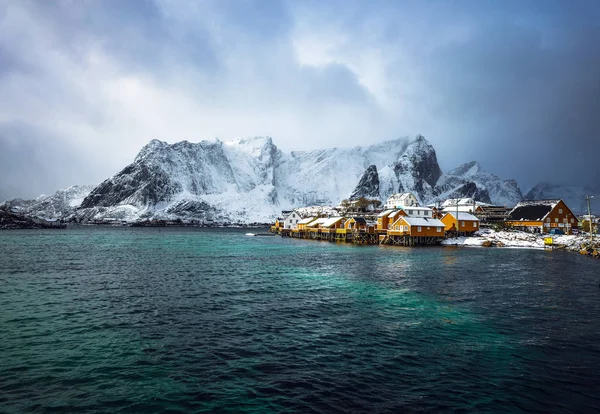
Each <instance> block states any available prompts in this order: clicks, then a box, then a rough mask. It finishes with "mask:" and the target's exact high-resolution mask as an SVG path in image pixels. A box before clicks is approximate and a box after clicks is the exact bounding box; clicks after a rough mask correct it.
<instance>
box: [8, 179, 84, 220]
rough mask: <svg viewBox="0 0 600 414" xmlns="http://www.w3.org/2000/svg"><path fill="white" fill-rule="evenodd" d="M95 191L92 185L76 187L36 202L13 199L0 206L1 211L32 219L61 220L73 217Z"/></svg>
mask: <svg viewBox="0 0 600 414" xmlns="http://www.w3.org/2000/svg"><path fill="white" fill-rule="evenodd" d="M93 189H94V186H91V185H75V186H72V187H69V188H65V189H62V190H58V191H57V192H56V193H54V194H51V195H41V196H39V197H38V198H37V199H35V200H22V199H20V198H13V199H10V200H7V201H5V202H3V203H2V204H0V209H4V210H14V211H18V212H19V214H23V215H26V216H31V217H36V216H38V217H43V218H59V217H68V216H70V215H72V214H73V213H74V212H75V210H76V209H77V208H79V206H80V205H81V203H82V202H83V200H84V199H85V197H87V195H88V194H89V193H90V192H91V191H92V190H93Z"/></svg>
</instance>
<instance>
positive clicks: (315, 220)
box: [270, 193, 600, 257]
mask: <svg viewBox="0 0 600 414" xmlns="http://www.w3.org/2000/svg"><path fill="white" fill-rule="evenodd" d="M379 206H381V202H380V201H378V200H366V199H362V200H354V201H348V200H344V201H343V202H342V203H341V204H340V206H338V207H336V208H328V209H315V208H304V209H303V208H300V209H296V210H292V211H284V212H282V216H281V217H280V218H278V219H277V220H276V221H275V223H274V224H273V225H272V226H271V227H270V232H271V233H274V234H278V235H280V236H281V237H290V238H297V239H307V240H319V241H329V242H345V243H354V244H361V245H378V244H382V245H392V246H427V245H438V244H441V243H443V242H444V241H449V240H450V239H457V238H463V239H465V238H470V237H473V236H477V235H479V234H481V233H485V232H486V231H487V232H494V231H503V232H512V233H513V234H521V235H523V236H525V237H527V236H531V237H534V238H535V239H542V240H543V243H544V245H545V246H546V247H549V248H552V247H555V246H561V244H560V243H556V238H557V237H560V236H573V235H576V236H579V237H577V238H576V240H577V241H578V242H579V241H582V242H585V243H584V244H581V243H580V244H581V245H578V246H577V250H578V251H579V252H580V253H582V254H587V255H591V256H594V257H600V254H599V253H598V250H599V249H598V245H597V243H595V241H594V240H593V236H594V233H595V232H597V228H598V220H597V219H596V218H595V217H594V216H592V215H591V214H588V215H583V216H578V215H576V214H575V213H573V211H572V210H571V209H570V208H569V207H568V206H567V204H566V203H565V202H564V201H563V200H527V201H521V202H520V203H518V204H517V205H516V206H515V207H513V208H508V207H505V206H495V205H491V204H488V203H482V202H478V201H476V200H474V199H473V198H459V199H448V200H445V201H444V202H440V203H435V204H431V205H427V206H420V205H419V202H418V200H417V198H416V197H415V196H414V195H413V194H412V193H400V194H394V195H392V196H390V197H389V199H388V200H387V201H386V202H385V204H384V205H383V208H377V207H379ZM590 230H591V231H590ZM585 233H588V234H589V237H590V242H589V243H587V240H588V239H587V236H586V235H585ZM584 236H585V238H584ZM573 239H574V240H575V238H573ZM448 244H452V243H448ZM481 245H482V246H494V245H497V246H502V243H501V242H496V243H495V242H493V241H489V240H487V241H483V242H482V243H481Z"/></svg>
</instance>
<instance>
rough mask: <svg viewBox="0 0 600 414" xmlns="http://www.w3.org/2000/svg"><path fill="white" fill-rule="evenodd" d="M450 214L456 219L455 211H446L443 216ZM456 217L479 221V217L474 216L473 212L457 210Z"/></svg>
mask: <svg viewBox="0 0 600 414" xmlns="http://www.w3.org/2000/svg"><path fill="white" fill-rule="evenodd" d="M448 214H449V215H451V216H452V218H453V219H455V220H456V211H448V212H447V213H446V214H445V215H444V217H446V215H448ZM458 219H459V220H463V221H479V219H478V218H477V217H475V216H474V215H473V214H470V213H465V212H461V211H459V212H458Z"/></svg>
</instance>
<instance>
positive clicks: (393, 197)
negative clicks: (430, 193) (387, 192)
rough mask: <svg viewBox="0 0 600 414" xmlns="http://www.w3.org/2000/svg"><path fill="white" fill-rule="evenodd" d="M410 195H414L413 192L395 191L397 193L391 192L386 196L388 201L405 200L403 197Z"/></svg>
mask: <svg viewBox="0 0 600 414" xmlns="http://www.w3.org/2000/svg"><path fill="white" fill-rule="evenodd" d="M410 196H412V197H415V196H414V195H413V193H397V194H392V195H391V196H390V197H389V198H388V201H389V200H405V199H407V198H408V197H410ZM415 198H416V197H415Z"/></svg>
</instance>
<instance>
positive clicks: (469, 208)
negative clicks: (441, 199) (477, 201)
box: [442, 204, 479, 213]
mask: <svg viewBox="0 0 600 414" xmlns="http://www.w3.org/2000/svg"><path fill="white" fill-rule="evenodd" d="M477 207H479V206H478V205H475V208H473V205H472V204H471V205H460V204H459V205H458V212H459V213H460V212H461V211H462V212H463V213H468V212H471V211H474V210H477ZM442 212H444V213H452V212H454V213H456V204H455V205H454V206H448V207H444V208H443V209H442Z"/></svg>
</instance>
